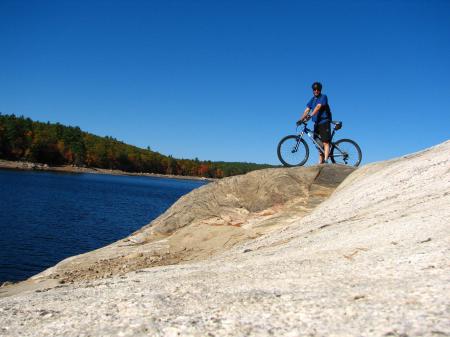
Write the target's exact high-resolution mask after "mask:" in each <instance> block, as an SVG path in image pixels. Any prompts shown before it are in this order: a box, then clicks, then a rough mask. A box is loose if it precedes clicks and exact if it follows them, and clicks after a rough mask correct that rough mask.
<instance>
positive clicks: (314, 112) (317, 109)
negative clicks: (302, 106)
mask: <svg viewBox="0 0 450 337" xmlns="http://www.w3.org/2000/svg"><path fill="white" fill-rule="evenodd" d="M321 107H322V104H320V103H319V104H317V105H316V107H315V108H314V111H313V112H312V113H311V116H314V115H316V114H317V113H318V112H319V110H320V108H321Z"/></svg>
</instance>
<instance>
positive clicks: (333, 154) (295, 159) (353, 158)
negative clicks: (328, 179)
mask: <svg viewBox="0 0 450 337" xmlns="http://www.w3.org/2000/svg"><path fill="white" fill-rule="evenodd" d="M331 124H332V125H333V132H332V133H331V141H330V154H329V159H330V160H331V162H332V163H337V164H344V165H350V166H358V165H359V164H360V163H361V158H362V152H361V148H360V147H359V145H358V144H357V143H356V142H355V141H353V140H351V139H340V140H337V141H333V136H334V134H335V133H336V131H337V130H339V129H341V128H342V122H338V121H332V122H331ZM299 126H300V127H303V129H301V130H300V132H299V133H298V131H297V130H298V127H299ZM296 133H298V134H297V135H289V136H286V137H284V138H283V139H281V140H280V142H279V143H278V148H277V154H278V159H279V160H280V161H281V162H282V163H283V165H284V166H288V167H289V166H302V165H304V164H305V163H306V161H307V160H308V158H309V147H308V144H307V143H306V141H305V139H303V136H305V135H307V136H308V137H309V138H310V139H311V141H312V142H313V144H314V146H315V147H316V148H317V150H319V151H320V153H322V154H323V155H324V154H325V151H324V149H323V144H322V141H321V140H320V136H319V135H318V134H314V132H313V130H311V129H309V128H308V126H307V123H306V122H304V121H302V122H300V124H299V125H298V126H297V129H296Z"/></svg>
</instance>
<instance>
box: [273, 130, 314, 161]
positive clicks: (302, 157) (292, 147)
mask: <svg viewBox="0 0 450 337" xmlns="http://www.w3.org/2000/svg"><path fill="white" fill-rule="evenodd" d="M277 154H278V159H279V160H280V161H281V162H282V163H283V165H284V166H302V165H304V164H305V163H306V161H307V160H308V157H309V148H308V144H306V142H305V141H304V140H303V139H302V138H300V137H298V136H295V135H292V136H286V137H284V138H283V139H282V140H280V142H279V143H278V148H277Z"/></svg>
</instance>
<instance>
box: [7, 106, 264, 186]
mask: <svg viewBox="0 0 450 337" xmlns="http://www.w3.org/2000/svg"><path fill="white" fill-rule="evenodd" d="M0 158H1V159H6V160H16V161H31V162H36V163H43V164H48V165H51V166H58V165H74V166H80V167H92V168H104V169H116V170H122V171H126V172H146V173H159V174H173V175H182V176H199V177H208V178H222V177H227V176H232V175H237V174H243V173H247V172H250V171H253V170H257V169H261V168H267V167H272V166H271V165H266V164H254V163H241V162H212V161H200V160H198V159H176V158H173V157H172V156H166V155H163V154H161V153H159V152H155V151H152V150H151V149H150V148H147V149H142V148H138V147H136V146H132V145H129V144H125V143H124V142H121V141H119V140H117V139H115V138H113V137H108V136H107V137H100V136H96V135H93V134H90V133H88V132H84V131H82V130H81V129H80V128H79V127H72V126H64V125H62V124H59V123H56V124H54V123H50V122H47V123H42V122H37V121H33V120H31V119H30V118H25V117H23V116H19V117H17V116H15V115H7V114H2V113H0Z"/></svg>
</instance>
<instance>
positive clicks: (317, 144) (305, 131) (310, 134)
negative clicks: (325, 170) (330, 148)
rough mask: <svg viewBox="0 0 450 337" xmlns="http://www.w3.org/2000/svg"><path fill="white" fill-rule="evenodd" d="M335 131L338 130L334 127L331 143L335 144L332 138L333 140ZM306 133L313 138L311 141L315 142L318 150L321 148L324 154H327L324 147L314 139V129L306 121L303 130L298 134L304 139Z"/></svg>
mask: <svg viewBox="0 0 450 337" xmlns="http://www.w3.org/2000/svg"><path fill="white" fill-rule="evenodd" d="M335 132H336V130H334V129H333V132H332V133H331V141H330V145H334V144H333V142H332V140H333V136H334V133H335ZM305 134H306V135H307V136H308V137H309V139H311V141H312V142H313V144H314V146H315V147H316V148H317V150H319V151H320V152H321V153H322V154H325V150H324V148H323V147H322V146H321V145H320V144H319V143H318V142H317V141H316V140H315V139H314V131H313V130H311V129H310V128H308V126H307V125H306V123H303V130H302V131H301V132H300V134H299V135H298V136H299V139H302V138H303V136H304V135H305Z"/></svg>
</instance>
